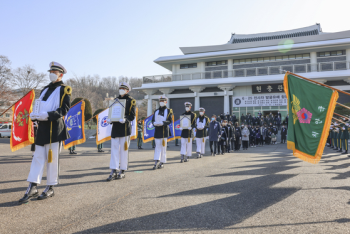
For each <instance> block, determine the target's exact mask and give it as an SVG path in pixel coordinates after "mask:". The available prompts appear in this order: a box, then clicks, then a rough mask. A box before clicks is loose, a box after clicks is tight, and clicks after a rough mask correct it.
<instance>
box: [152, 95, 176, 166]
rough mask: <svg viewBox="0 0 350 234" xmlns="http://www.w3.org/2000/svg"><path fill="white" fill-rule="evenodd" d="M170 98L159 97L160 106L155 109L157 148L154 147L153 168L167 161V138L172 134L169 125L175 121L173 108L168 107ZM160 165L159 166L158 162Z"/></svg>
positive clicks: (154, 123)
mask: <svg viewBox="0 0 350 234" xmlns="http://www.w3.org/2000/svg"><path fill="white" fill-rule="evenodd" d="M167 103H168V98H167V97H165V96H163V95H162V96H160V97H159V108H158V109H157V110H155V111H154V114H153V117H152V124H153V126H154V127H155V130H154V140H155V144H156V148H155V149H154V166H153V170H156V169H157V168H158V169H161V168H163V167H164V163H166V149H167V144H168V143H167V142H168V141H167V140H168V137H169V136H171V132H170V128H169V125H170V124H171V123H172V122H173V110H172V109H169V108H167V107H166V104H167ZM159 162H160V163H159ZM158 163H159V165H158V166H157V164H158Z"/></svg>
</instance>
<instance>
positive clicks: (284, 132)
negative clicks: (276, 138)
mask: <svg viewBox="0 0 350 234" xmlns="http://www.w3.org/2000/svg"><path fill="white" fill-rule="evenodd" d="M286 139H287V128H286V127H285V125H283V126H282V129H281V143H286Z"/></svg>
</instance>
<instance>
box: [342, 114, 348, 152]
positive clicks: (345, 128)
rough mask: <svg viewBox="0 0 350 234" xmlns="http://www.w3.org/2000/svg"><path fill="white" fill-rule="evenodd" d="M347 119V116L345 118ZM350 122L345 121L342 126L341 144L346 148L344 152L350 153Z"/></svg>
mask: <svg viewBox="0 0 350 234" xmlns="http://www.w3.org/2000/svg"><path fill="white" fill-rule="evenodd" d="M344 121H345V118H344ZM349 130H350V128H349V124H348V123H345V124H344V126H343V128H342V135H341V141H342V142H341V145H342V148H343V150H344V152H342V154H348V144H349V143H348V141H349Z"/></svg>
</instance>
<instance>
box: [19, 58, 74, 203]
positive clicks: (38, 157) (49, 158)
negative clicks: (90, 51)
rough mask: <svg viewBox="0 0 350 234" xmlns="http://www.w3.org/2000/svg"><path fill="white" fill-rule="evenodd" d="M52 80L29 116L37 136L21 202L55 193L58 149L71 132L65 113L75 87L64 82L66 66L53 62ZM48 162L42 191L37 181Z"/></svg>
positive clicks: (51, 69) (57, 173) (51, 64)
mask: <svg viewBox="0 0 350 234" xmlns="http://www.w3.org/2000/svg"><path fill="white" fill-rule="evenodd" d="M49 67H50V70H49V72H50V75H49V78H50V81H51V83H50V84H49V85H47V86H45V87H44V89H43V90H42V91H41V93H40V97H39V99H38V100H40V108H39V109H40V111H39V113H31V114H30V118H31V119H32V120H33V121H37V122H38V130H37V135H36V139H35V152H34V157H33V161H32V164H31V167H30V172H29V175H28V179H27V181H28V182H29V186H28V189H27V191H26V193H25V195H24V197H23V198H21V199H20V200H19V202H20V203H27V202H29V199H31V198H33V197H38V200H43V199H47V198H49V197H52V196H54V195H55V194H54V190H53V186H54V185H57V184H58V183H59V178H58V175H59V152H60V150H61V146H62V141H64V140H66V139H68V138H69V137H70V136H69V133H68V131H67V129H66V125H65V124H64V120H63V118H62V117H63V116H65V115H66V114H67V113H68V111H69V109H70V103H71V102H70V95H71V93H72V89H71V87H70V86H66V85H64V84H63V82H62V77H63V74H66V73H67V71H66V69H65V68H64V67H63V66H62V65H61V64H59V63H57V62H51V63H50V64H49ZM45 165H46V170H47V173H46V174H47V175H46V177H47V181H46V185H47V186H46V188H45V190H44V191H43V193H42V194H41V195H40V196H38V195H39V193H38V190H37V185H38V184H40V183H41V179H42V175H43V172H44V167H45Z"/></svg>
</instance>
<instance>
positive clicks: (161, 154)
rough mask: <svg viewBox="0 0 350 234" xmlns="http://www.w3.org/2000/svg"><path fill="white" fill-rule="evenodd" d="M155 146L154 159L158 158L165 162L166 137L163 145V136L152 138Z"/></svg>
mask: <svg viewBox="0 0 350 234" xmlns="http://www.w3.org/2000/svg"><path fill="white" fill-rule="evenodd" d="M154 141H155V143H156V148H155V149H154V160H160V162H161V163H166V147H167V144H168V142H167V138H164V142H165V146H163V138H160V139H158V138H157V139H154Z"/></svg>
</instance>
